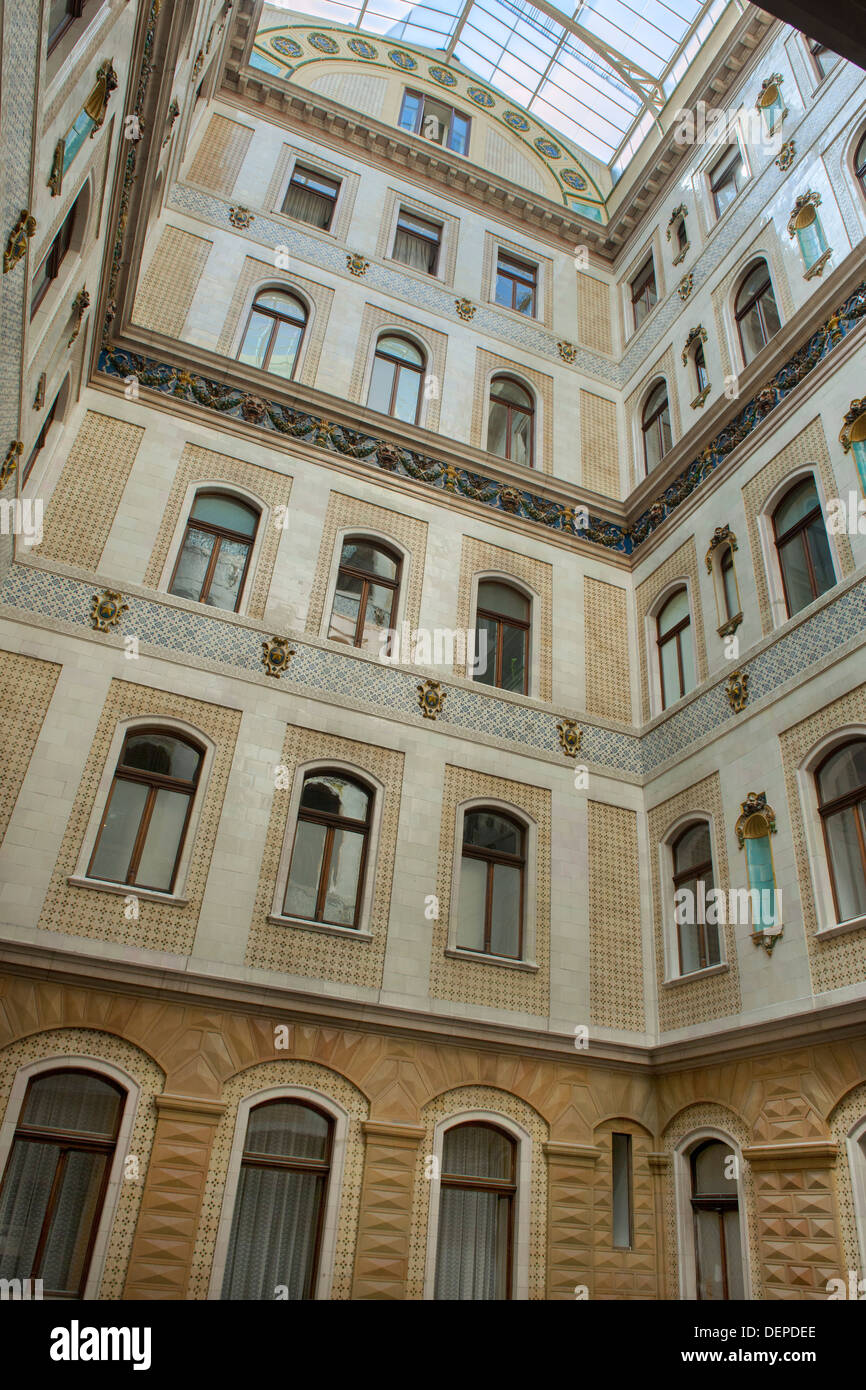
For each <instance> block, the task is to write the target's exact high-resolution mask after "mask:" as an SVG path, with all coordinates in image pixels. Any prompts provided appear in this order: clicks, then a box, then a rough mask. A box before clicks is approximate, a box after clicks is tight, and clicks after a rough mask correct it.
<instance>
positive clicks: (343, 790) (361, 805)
mask: <svg viewBox="0 0 866 1390" xmlns="http://www.w3.org/2000/svg"><path fill="white" fill-rule="evenodd" d="M301 805H302V806H303V807H305V808H306V809H307V810H310V811H324V812H325V813H326V814H327V815H330V816H342V817H343V818H344V819H345V820H360V821H363V820H366V819H367V812H368V810H369V806H370V794H369V792H367V791H365V790H364V788H363V787H360V786H359V785H358V783H357V782H352V781H350V780H349V778H348V777H340V776H339V775H337V774H336V773H332V772H327V773H314V774H312V775H311V776H309V777H307V778H306V779H305V781H304V791H303V795H302V797H301Z"/></svg>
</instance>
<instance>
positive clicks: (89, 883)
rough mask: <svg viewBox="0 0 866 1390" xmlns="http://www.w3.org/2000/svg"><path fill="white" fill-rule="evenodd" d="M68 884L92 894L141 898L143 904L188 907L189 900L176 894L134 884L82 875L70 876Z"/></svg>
mask: <svg viewBox="0 0 866 1390" xmlns="http://www.w3.org/2000/svg"><path fill="white" fill-rule="evenodd" d="M66 882H67V883H68V884H69V886H70V887H71V888H89V889H90V891H91V892H92V893H116V894H117V895H118V897H121V898H141V899H142V901H143V902H149V903H165V904H166V905H167V906H168V907H186V905H187V903H188V902H189V898H182V897H178V896H176V895H175V894H174V893H158V892H156V890H155V889H153V888H136V886H135V884H134V883H108V882H106V881H105V880H104V879H101V878H83V877H81V875H80V874H68V875H67V878H66Z"/></svg>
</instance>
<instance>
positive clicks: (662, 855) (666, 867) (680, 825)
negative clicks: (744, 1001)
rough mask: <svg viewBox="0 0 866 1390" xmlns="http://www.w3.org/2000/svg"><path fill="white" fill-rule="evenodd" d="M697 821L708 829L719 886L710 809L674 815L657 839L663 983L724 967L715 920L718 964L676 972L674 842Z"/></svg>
mask: <svg viewBox="0 0 866 1390" xmlns="http://www.w3.org/2000/svg"><path fill="white" fill-rule="evenodd" d="M698 822H701V823H703V824H704V825H706V826H707V828H708V829H709V832H710V854H711V856H712V861H713V887H714V888H721V887H722V885H721V884H720V883H718V882H717V879H718V864H719V854H718V844H717V840H718V833H717V830H716V823H715V818H714V817H713V815H712V813H711V812H710V811H706V810H704V809H703V808H702V807H699V808H696V809H695V810H692V811H687V812H684V814H683V815H681V816H678V817H677V819H676V820H675V821H673V823H672V824H671V825H669V826H668V828H667V830H666V831H665V833H664V835H663V836H662V837H661V839H660V840H659V845H658V860H659V882H660V884H661V895H660V901H661V913H662V939H663V943H664V954H665V962H664V968H665V977H664V983H665V984H672V983H673V984H678V983H679V982H680V981H681V980H702V979H704V978H705V977H706V976H707V975H720V974H721V973H722V972H723V971H725V970H727V969H728V959H727V954H726V946H727V942H726V940H725V927H724V924H723V923H721V922H719V924H718V926H717V928H716V930H717V931H718V933H719V963H718V965H708V966H706V967H705V968H704V969H703V970H689V971H687V972H685V973H682V972H681V971H680V953H679V940H678V936H677V924H676V920H675V918H674V910H675V903H674V848H673V847H674V841H675V840H676V838H677V836H678V835H680V834H681V833H682V831H683V830H684V829H685V828H686V826H688V825H696V824H698Z"/></svg>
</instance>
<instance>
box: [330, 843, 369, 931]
mask: <svg viewBox="0 0 866 1390" xmlns="http://www.w3.org/2000/svg"><path fill="white" fill-rule="evenodd" d="M363 850H364V836H363V835H362V834H360V833H359V832H358V831H357V830H335V831H334V843H333V848H332V850H331V863H330V867H329V870H328V887H327V891H326V894H325V908H324V920H325V921H326V922H335V923H336V924H337V925H338V926H341V927H351V926H353V925H354V921H355V905H356V903H357V901H358V890H359V888H360V880H361V856H362V854H363Z"/></svg>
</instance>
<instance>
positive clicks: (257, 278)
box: [216, 256, 334, 386]
mask: <svg viewBox="0 0 866 1390" xmlns="http://www.w3.org/2000/svg"><path fill="white" fill-rule="evenodd" d="M265 281H267V283H268V286H269V288H273V287H274V286H278V285H281V284H282V285H284V286H285V288H286V289H287V290H291V289H292V288H293V287H296V288H297V289H299V290H300V291H301V293H302V294H305V295H306V296H307V297H308V299H309V300H310V302H311V303H312V305H313V315H312V318H313V322H312V323H308V324H307V327H306V330H305V332H304V341H303V343H302V344H301V365H300V370H299V371H298V380H299V381H301V382H303V383H304V385H305V386H315V384H316V374H317V372H318V370H319V360H320V358H321V355H322V344H323V342H324V341H325V332H326V330H327V327H328V319H329V317H330V314H331V305H332V304H333V302H334V291H333V290H332V289H330V288H329V287H328V286H327V285H317V284H316V283H315V281H314V280H306V279H304V277H303V276H302V275H290V274H286V273H284V272H283V271H280V270H277V271H275V270H274V267H273V265H272V264H271V263H270V262H269V261H259V260H256V258H255V257H254V256H247V257H245V259H244V264H243V269H242V271H241V273H240V275H239V276H238V278H237V282H236V284H235V288H234V293H233V294H232V299H231V303H230V305H229V311H228V313H227V315H226V321H225V323H224V324H223V328H222V332H221V333H220V336H219V341H218V343H217V348H216V350H217V352H221V353H222V354H223V355H224V356H226V357H227V356H229V355H230V354H231V353H232V352H233V351H239V350H240V343H239V342H238V341H237V339H238V337H239V334H238V327H239V325H240V317H241V313H242V312H243V309H244V306H245V305H246V303H247V301H248V299H249V298H250V291H251V290H252V288H253V286H254V285H256V284H260V283H263V282H265Z"/></svg>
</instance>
